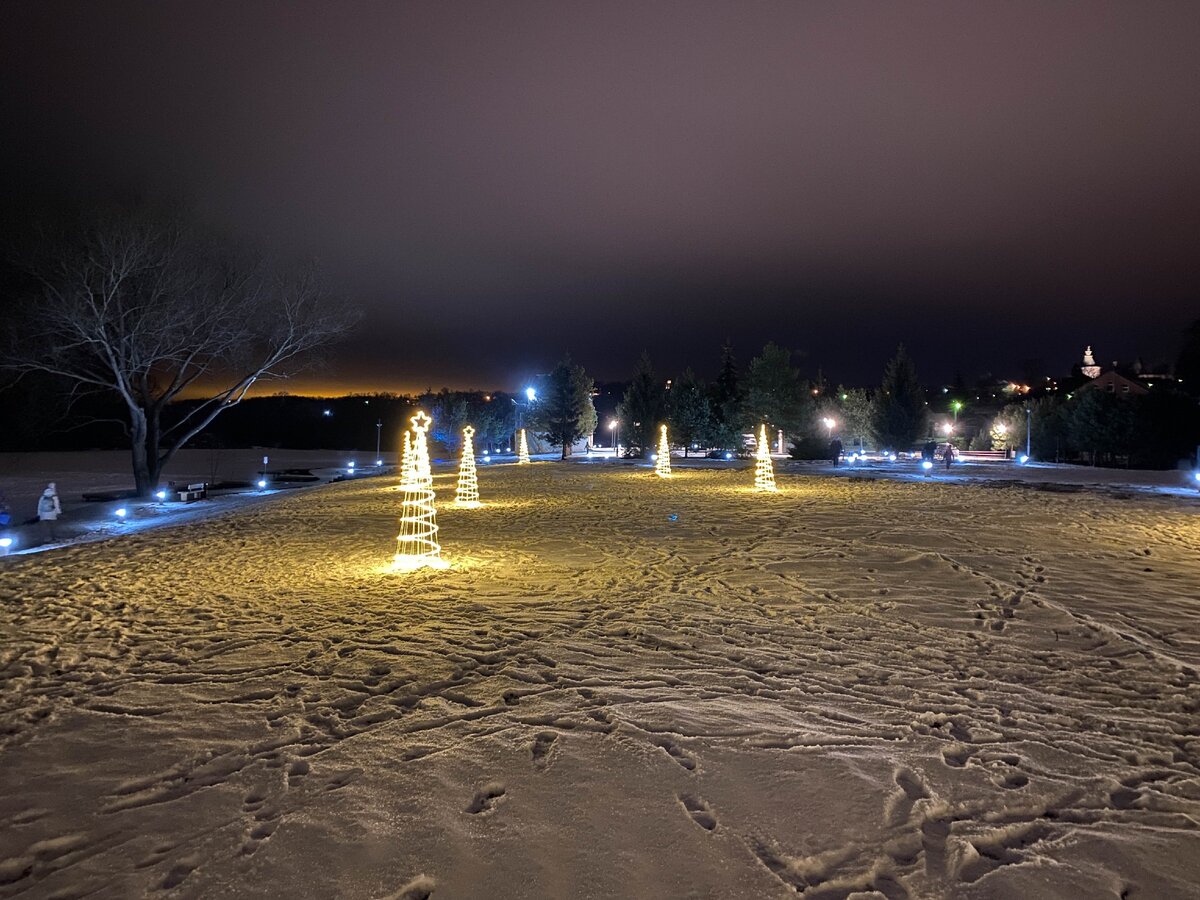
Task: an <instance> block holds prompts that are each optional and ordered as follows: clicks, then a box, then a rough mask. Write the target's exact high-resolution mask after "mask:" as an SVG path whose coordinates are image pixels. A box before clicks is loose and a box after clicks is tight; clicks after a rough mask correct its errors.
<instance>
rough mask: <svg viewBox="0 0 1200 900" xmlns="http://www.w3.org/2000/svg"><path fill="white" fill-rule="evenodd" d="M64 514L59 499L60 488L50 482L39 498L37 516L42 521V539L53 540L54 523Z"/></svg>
mask: <svg viewBox="0 0 1200 900" xmlns="http://www.w3.org/2000/svg"><path fill="white" fill-rule="evenodd" d="M61 515H62V504H61V503H60V502H59V500H58V488H57V487H55V485H54V482H53V481H52V482H50V484H49V485H47V486H46V489H45V490H44V491H42V496H41V497H39V498H38V507H37V517H38V521H39V522H41V523H42V540H43V541H52V540H54V538H55V534H54V523H55V522H57V521H58V517H59V516H61Z"/></svg>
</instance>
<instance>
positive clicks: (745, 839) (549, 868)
mask: <svg viewBox="0 0 1200 900" xmlns="http://www.w3.org/2000/svg"><path fill="white" fill-rule="evenodd" d="M747 480H748V475H747V473H746V472H732V471H688V472H681V473H679V474H678V475H677V476H676V477H675V478H674V479H672V480H671V481H670V482H669V483H662V482H659V481H658V480H657V479H655V478H653V477H652V476H649V475H647V474H646V472H645V471H644V470H622V471H616V470H606V469H603V468H600V467H589V466H574V465H557V464H539V465H536V466H532V467H528V468H518V467H515V466H504V467H490V468H487V469H484V470H481V473H480V486H481V493H482V495H483V499H484V500H485V501H491V505H489V506H488V507H486V508H484V509H481V510H476V511H460V510H455V509H453V508H442V509H441V510H439V524H440V525H441V527H442V536H443V545H444V547H445V551H446V556H447V558H448V559H450V560H451V561H452V562H453V563H455V568H454V569H453V570H451V571H449V572H441V573H436V574H418V575H416V576H405V577H397V576H393V575H390V574H387V573H385V572H384V571H383V569H384V567H385V565H386V563H387V561H388V557H389V554H390V551H391V548H392V544H393V539H394V534H395V530H396V529H395V514H396V512H397V507H398V505H399V501H400V495H399V493H398V492H397V491H395V490H394V489H390V488H387V487H386V486H383V485H381V484H380V483H379V482H378V481H369V482H357V483H348V484H342V485H334V486H330V487H327V488H323V489H320V490H316V491H309V492H305V493H304V494H303V495H297V496H287V497H281V498H280V499H279V500H277V501H274V502H271V503H269V504H263V505H259V506H255V507H251V508H248V509H245V510H244V511H241V512H239V513H237V514H236V515H232V516H229V517H227V518H225V519H221V520H210V521H205V522H198V523H194V524H189V525H184V526H181V527H178V528H168V529H161V530H155V531H152V532H146V533H144V534H140V535H133V536H130V537H128V538H125V539H121V540H118V541H112V542H107V543H104V544H93V545H86V546H80V547H76V548H72V549H69V550H65V551H55V552H51V553H47V554H43V555H41V556H38V557H30V558H26V559H21V560H15V561H9V562H8V563H7V564H5V565H4V566H3V567H0V798H2V799H0V897H12V896H29V897H35V896H36V897H79V896H91V897H129V896H141V895H143V894H147V895H161V896H181V897H213V896H247V897H268V896H276V897H277V896H288V897H390V898H405V900H415V898H422V897H432V898H435V900H447V898H455V897H488V898H506V897H529V898H543V897H544V898H567V897H648V898H649V897H654V898H672V897H704V898H725V897H730V898H733V897H794V896H797V895H800V894H802V895H803V896H805V897H808V898H844V897H847V896H849V895H850V894H852V893H854V892H856V891H866V892H870V891H874V892H876V894H875V896H882V897H886V898H901V897H1014V898H1016V897H1030V896H1048V897H1119V896H1125V897H1130V898H1136V897H1139V896H1141V897H1147V898H1150V897H1154V898H1172V897H1188V896H1195V893H1194V892H1195V884H1196V883H1197V882H1200V827H1198V826H1200V684H1198V682H1197V676H1196V672H1197V667H1200V567H1198V565H1197V558H1198V555H1200V513H1198V512H1197V510H1196V509H1195V508H1192V507H1187V508H1181V507H1180V505H1179V504H1178V503H1177V502H1174V501H1172V500H1169V499H1159V498H1154V497H1145V498H1129V499H1116V498H1113V497H1111V496H1098V495H1093V494H1087V493H1084V494H1069V495H1062V494H1051V493H1042V492H1033V491H1007V490H1005V491H999V490H992V489H987V488H982V487H972V486H964V485H939V484H921V483H916V484H912V483H897V482H885V481H874V482H867V481H851V480H849V479H833V478H819V477H810V478H796V479H790V478H789V479H783V480H782V481H781V484H783V485H784V486H785V488H786V492H785V493H784V494H782V495H780V496H776V497H763V496H758V495H754V494H752V493H750V492H748V491H746V490H745V487H744V486H745V485H746V483H747ZM437 482H438V490H439V498H440V499H443V500H445V499H449V497H450V496H452V493H453V478H452V475H451V474H450V473H448V472H443V473H440V474H439V475H438V478H437ZM671 514H674V515H676V516H677V519H676V520H675V521H671V520H670V519H669V518H668V516H669V515H671Z"/></svg>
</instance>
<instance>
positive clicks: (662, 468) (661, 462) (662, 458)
mask: <svg viewBox="0 0 1200 900" xmlns="http://www.w3.org/2000/svg"><path fill="white" fill-rule="evenodd" d="M654 474H655V475H657V476H658V477H659V478H670V477H671V445H670V444H668V443H667V426H666V425H663V426H662V431H660V432H659V434H658V459H656V460H655V461H654Z"/></svg>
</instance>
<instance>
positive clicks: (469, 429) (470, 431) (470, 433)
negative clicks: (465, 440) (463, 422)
mask: <svg viewBox="0 0 1200 900" xmlns="http://www.w3.org/2000/svg"><path fill="white" fill-rule="evenodd" d="M463 434H465V435H466V436H467V437H469V438H470V437H475V426H474V425H468V426H467V427H466V428H464V429H463Z"/></svg>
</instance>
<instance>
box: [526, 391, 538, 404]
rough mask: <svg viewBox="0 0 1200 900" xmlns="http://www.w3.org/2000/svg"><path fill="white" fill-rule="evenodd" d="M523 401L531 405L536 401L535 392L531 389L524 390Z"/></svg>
mask: <svg viewBox="0 0 1200 900" xmlns="http://www.w3.org/2000/svg"><path fill="white" fill-rule="evenodd" d="M525 399H526V400H528V401H529V402H530V403H532V402H533V401H534V400H536V399H537V391H536V390H534V389H533V388H531V387H527V388H525Z"/></svg>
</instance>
